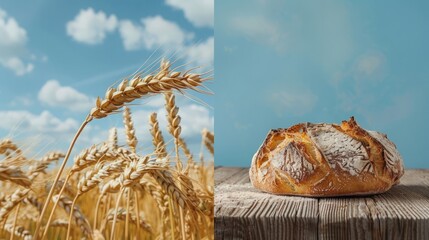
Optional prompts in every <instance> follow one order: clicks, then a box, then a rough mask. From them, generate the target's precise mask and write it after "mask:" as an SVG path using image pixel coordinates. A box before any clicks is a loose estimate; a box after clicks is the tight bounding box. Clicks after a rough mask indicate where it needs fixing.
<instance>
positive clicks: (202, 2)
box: [166, 0, 214, 27]
mask: <svg viewBox="0 0 429 240" xmlns="http://www.w3.org/2000/svg"><path fill="white" fill-rule="evenodd" d="M166 3H167V5H170V6H172V7H174V8H177V9H180V10H182V11H183V12H184V14H185V17H186V19H188V20H189V21H190V22H191V23H192V24H194V25H195V26H197V27H205V26H207V27H213V23H214V0H166Z"/></svg>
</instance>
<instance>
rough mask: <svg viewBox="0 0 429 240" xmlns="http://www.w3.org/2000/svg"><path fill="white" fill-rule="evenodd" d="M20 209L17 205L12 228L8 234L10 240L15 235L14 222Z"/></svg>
mask: <svg viewBox="0 0 429 240" xmlns="http://www.w3.org/2000/svg"><path fill="white" fill-rule="evenodd" d="M20 208H21V204H19V203H18V206H16V211H15V217H14V219H13V226H12V233H11V234H10V240H13V236H15V234H14V233H15V227H16V221H17V220H18V213H19V209H20Z"/></svg>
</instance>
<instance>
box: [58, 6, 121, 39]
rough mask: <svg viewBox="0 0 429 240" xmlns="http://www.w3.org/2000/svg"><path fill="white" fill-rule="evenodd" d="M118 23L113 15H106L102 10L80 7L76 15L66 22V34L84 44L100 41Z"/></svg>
mask: <svg viewBox="0 0 429 240" xmlns="http://www.w3.org/2000/svg"><path fill="white" fill-rule="evenodd" d="M117 25H118V20H117V18H116V16H115V15H113V14H112V15H110V16H107V14H106V13H104V12H103V11H98V12H95V11H94V10H93V9H92V8H87V9H85V10H84V9H82V10H80V12H79V14H78V15H76V17H75V18H74V19H73V20H72V21H69V22H68V23H67V26H66V29H67V34H68V35H69V36H71V37H72V38H73V39H74V40H76V41H78V42H82V43H86V44H98V43H102V42H103V40H104V38H105V37H106V33H109V32H113V31H114V30H115V29H116V27H117Z"/></svg>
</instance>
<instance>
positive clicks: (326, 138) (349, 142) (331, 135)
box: [307, 123, 373, 175]
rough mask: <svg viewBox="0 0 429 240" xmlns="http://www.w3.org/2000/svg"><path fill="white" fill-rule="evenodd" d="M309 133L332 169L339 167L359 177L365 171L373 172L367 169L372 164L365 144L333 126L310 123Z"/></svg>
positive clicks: (308, 125) (308, 126)
mask: <svg viewBox="0 0 429 240" xmlns="http://www.w3.org/2000/svg"><path fill="white" fill-rule="evenodd" d="M307 133H308V134H309V136H310V138H311V140H313V142H314V144H316V146H317V147H318V148H319V149H320V150H321V152H322V154H323V155H324V156H325V159H326V160H327V161H328V163H329V165H330V166H331V168H336V167H337V166H338V167H340V168H341V169H342V170H344V171H347V172H348V173H350V174H351V175H357V174H359V173H361V172H362V171H363V170H364V169H367V170H368V171H371V172H372V171H373V170H372V168H366V167H367V166H368V164H371V162H370V161H369V157H368V153H367V150H366V148H365V147H364V146H363V144H362V143H361V142H359V141H358V140H356V139H353V138H352V137H350V136H349V135H347V134H344V133H342V132H340V131H338V130H337V129H336V128H334V127H333V126H332V125H329V124H311V123H308V124H307Z"/></svg>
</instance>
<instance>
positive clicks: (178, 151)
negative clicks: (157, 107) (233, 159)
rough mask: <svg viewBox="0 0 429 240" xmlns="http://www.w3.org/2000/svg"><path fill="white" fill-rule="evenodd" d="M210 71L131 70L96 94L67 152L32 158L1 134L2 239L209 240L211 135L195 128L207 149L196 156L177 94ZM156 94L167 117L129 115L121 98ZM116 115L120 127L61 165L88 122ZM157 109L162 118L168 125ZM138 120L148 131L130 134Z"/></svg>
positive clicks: (127, 99)
mask: <svg viewBox="0 0 429 240" xmlns="http://www.w3.org/2000/svg"><path fill="white" fill-rule="evenodd" d="M209 79H210V78H209V77H204V76H203V74H196V73H192V69H191V70H189V71H186V72H174V71H173V70H171V64H170V62H168V61H165V60H162V61H161V64H160V67H159V68H158V69H157V70H156V72H153V73H151V74H148V75H146V76H145V77H142V76H141V74H136V75H135V76H133V77H132V78H131V80H123V81H122V82H121V83H119V85H118V86H117V87H116V88H109V89H108V90H107V91H106V94H105V97H104V98H103V99H102V98H97V101H96V103H95V106H94V107H93V108H92V109H91V110H90V113H89V114H88V116H87V117H86V118H85V121H84V122H83V123H82V125H81V127H80V128H79V130H78V131H77V133H76V135H75V137H74V138H73V139H71V140H70V147H69V149H68V150H67V151H66V152H65V153H63V152H60V151H54V152H50V153H48V154H46V155H45V156H44V157H42V158H40V159H33V158H32V157H31V156H26V154H24V151H22V150H21V148H20V146H18V145H17V144H15V143H14V141H13V140H12V139H2V140H0V239H26V240H29V239H213V238H214V237H213V231H214V222H213V221H214V220H213V202H214V200H213V184H214V183H213V181H214V180H213V179H214V167H213V160H214V134H213V133H212V132H210V131H208V130H206V129H201V149H203V148H205V149H206V150H205V151H202V150H201V152H200V153H199V155H196V154H193V153H192V152H191V151H190V150H189V148H188V146H187V143H186V141H185V139H183V138H182V137H181V130H182V127H181V124H180V122H181V118H180V110H179V107H178V106H176V101H175V95H174V93H173V91H175V92H179V93H183V91H184V90H186V89H192V90H196V91H202V90H200V89H199V88H198V87H200V86H202V84H203V83H204V82H205V81H207V80H209ZM154 95H164V97H165V109H166V112H167V116H157V114H156V113H152V114H151V115H150V117H149V119H147V122H145V123H142V122H139V123H135V122H133V117H132V112H131V109H130V108H128V106H127V105H129V104H130V103H131V102H132V101H134V100H136V99H140V98H142V97H151V96H154ZM112 114H122V115H123V124H124V129H125V132H124V133H119V132H118V131H117V129H116V128H111V129H110V130H109V136H108V139H106V140H105V141H103V142H100V143H98V144H96V145H93V146H88V147H87V148H86V149H83V150H82V151H81V152H80V153H78V154H76V155H74V156H72V158H73V163H72V164H67V162H69V158H70V157H71V152H72V150H73V147H74V144H75V142H76V141H77V140H78V139H79V135H80V133H81V132H82V130H83V129H84V128H85V126H87V125H88V124H89V123H92V122H94V121H95V120H96V119H101V118H107V117H109V115H112ZM159 117H166V118H167V123H168V132H167V133H165V132H161V129H160V126H159V121H158V118H159ZM142 124H147V125H148V126H149V128H150V131H149V132H148V135H147V136H137V135H136V129H137V128H138V127H139V126H141V125H142ZM118 134H124V135H125V139H126V142H124V143H121V142H118ZM140 137H142V138H152V143H153V148H152V151H151V153H149V154H142V153H141V152H140V151H139V142H138V138H140ZM168 143H171V144H170V145H173V146H172V147H171V146H170V147H169V146H168V145H169V144H168ZM204 152H205V153H208V154H206V155H204V154H203V153H204ZM54 163H58V165H57V167H55V166H53V165H54Z"/></svg>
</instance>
